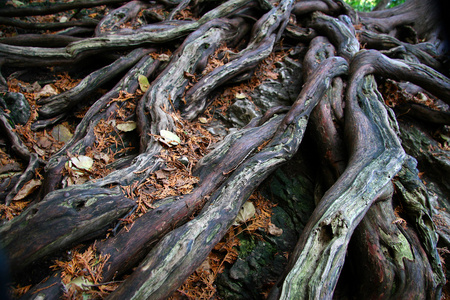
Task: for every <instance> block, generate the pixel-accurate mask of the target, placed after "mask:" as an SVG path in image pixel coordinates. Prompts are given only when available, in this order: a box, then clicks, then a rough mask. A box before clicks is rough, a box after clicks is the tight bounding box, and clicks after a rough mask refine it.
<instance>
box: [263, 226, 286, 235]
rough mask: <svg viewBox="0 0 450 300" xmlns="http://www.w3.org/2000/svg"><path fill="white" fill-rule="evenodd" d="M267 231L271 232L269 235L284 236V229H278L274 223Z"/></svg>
mask: <svg viewBox="0 0 450 300" xmlns="http://www.w3.org/2000/svg"><path fill="white" fill-rule="evenodd" d="M267 231H268V232H269V234H271V235H274V236H280V235H282V234H283V229H281V228H278V227H277V226H275V224H272V223H270V224H269V227H268V228H267Z"/></svg>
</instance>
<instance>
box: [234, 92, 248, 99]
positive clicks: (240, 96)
mask: <svg viewBox="0 0 450 300" xmlns="http://www.w3.org/2000/svg"><path fill="white" fill-rule="evenodd" d="M234 97H236V99H245V98H246V96H245V94H243V93H236V95H234Z"/></svg>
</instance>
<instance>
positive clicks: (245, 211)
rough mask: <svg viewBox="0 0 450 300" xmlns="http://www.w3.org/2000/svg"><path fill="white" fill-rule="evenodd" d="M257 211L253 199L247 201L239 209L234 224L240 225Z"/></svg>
mask: <svg viewBox="0 0 450 300" xmlns="http://www.w3.org/2000/svg"><path fill="white" fill-rule="evenodd" d="M255 213H256V210H255V206H254V205H253V203H252V202H251V201H247V202H245V203H244V205H242V207H241V209H240V210H239V213H238V215H237V217H236V220H235V221H234V224H233V225H239V224H242V223H245V222H246V221H247V220H248V219H250V218H251V217H253V216H254V215H255Z"/></svg>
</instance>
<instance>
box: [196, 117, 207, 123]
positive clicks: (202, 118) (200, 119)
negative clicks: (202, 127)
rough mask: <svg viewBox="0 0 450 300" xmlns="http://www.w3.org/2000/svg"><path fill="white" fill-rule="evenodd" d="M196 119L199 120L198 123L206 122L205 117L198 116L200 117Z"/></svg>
mask: <svg viewBox="0 0 450 300" xmlns="http://www.w3.org/2000/svg"><path fill="white" fill-rule="evenodd" d="M198 121H199V122H200V123H202V124H206V123H208V119H206V118H205V117H200V118H198Z"/></svg>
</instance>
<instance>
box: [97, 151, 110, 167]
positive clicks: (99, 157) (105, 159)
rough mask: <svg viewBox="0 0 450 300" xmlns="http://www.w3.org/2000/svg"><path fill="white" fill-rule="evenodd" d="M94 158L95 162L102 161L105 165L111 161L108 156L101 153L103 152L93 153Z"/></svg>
mask: <svg viewBox="0 0 450 300" xmlns="http://www.w3.org/2000/svg"><path fill="white" fill-rule="evenodd" d="M94 158H95V159H96V160H103V162H104V163H105V164H107V163H108V162H109V161H110V160H111V158H110V157H109V155H108V154H106V153H103V152H100V153H95V154H94Z"/></svg>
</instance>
